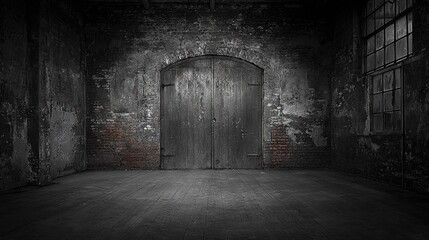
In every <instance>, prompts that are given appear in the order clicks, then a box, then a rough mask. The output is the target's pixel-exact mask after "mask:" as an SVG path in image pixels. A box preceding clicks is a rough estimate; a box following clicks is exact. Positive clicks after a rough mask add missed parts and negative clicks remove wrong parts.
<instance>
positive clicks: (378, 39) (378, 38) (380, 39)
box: [375, 30, 384, 50]
mask: <svg viewBox="0 0 429 240" xmlns="http://www.w3.org/2000/svg"><path fill="white" fill-rule="evenodd" d="M383 46H384V31H383V30H381V31H380V32H379V33H377V35H375V49H377V50H378V49H380V48H382V47H383Z"/></svg>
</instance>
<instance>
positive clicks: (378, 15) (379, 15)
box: [375, 8, 384, 29]
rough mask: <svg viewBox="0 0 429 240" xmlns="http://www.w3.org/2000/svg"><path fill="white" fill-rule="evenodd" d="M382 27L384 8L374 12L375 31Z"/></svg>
mask: <svg viewBox="0 0 429 240" xmlns="http://www.w3.org/2000/svg"><path fill="white" fill-rule="evenodd" d="M383 25H384V8H379V9H378V10H376V11H375V29H379V28H380V27H381V26H383Z"/></svg>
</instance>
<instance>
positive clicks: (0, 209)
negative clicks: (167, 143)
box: [0, 170, 429, 240]
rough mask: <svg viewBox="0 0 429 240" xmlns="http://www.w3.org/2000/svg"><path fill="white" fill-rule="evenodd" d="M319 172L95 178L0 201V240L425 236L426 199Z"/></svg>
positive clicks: (67, 180)
mask: <svg viewBox="0 0 429 240" xmlns="http://www.w3.org/2000/svg"><path fill="white" fill-rule="evenodd" d="M352 180H353V179H352V178H349V177H345V176H342V175H339V174H335V173H332V172H328V171H298V170H296V171H295V170H294V171H262V170H259V171H257V170H240V171H234V170H220V171H211V170H201V171H199V170H197V171H194V170H192V171H102V172H85V173H81V174H76V175H72V176H68V177H64V178H60V179H57V180H56V181H57V184H53V185H50V186H46V187H42V188H38V187H25V188H21V189H17V190H14V191H10V192H7V193H4V194H2V195H0V214H1V215H0V226H1V227H0V239H389V240H392V239H429V200H428V199H429V198H427V197H426V196H422V195H415V194H410V193H407V194H404V193H394V192H384V191H379V190H377V189H375V188H373V187H370V186H367V185H366V186H365V185H361V184H358V183H356V182H354V181H352Z"/></svg>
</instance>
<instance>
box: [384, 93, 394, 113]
mask: <svg viewBox="0 0 429 240" xmlns="http://www.w3.org/2000/svg"><path fill="white" fill-rule="evenodd" d="M383 98H384V111H392V110H393V92H386V93H384V95H383Z"/></svg>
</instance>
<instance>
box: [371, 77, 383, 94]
mask: <svg viewBox="0 0 429 240" xmlns="http://www.w3.org/2000/svg"><path fill="white" fill-rule="evenodd" d="M382 89H383V79H382V78H381V75H377V76H375V77H373V78H372V90H373V92H374V93H378V92H381V90H382Z"/></svg>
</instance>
